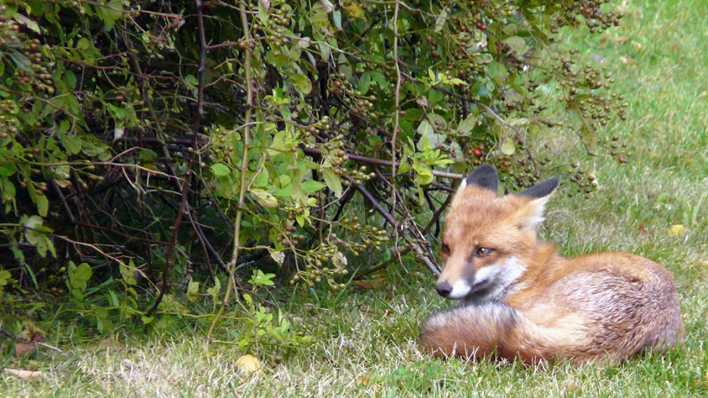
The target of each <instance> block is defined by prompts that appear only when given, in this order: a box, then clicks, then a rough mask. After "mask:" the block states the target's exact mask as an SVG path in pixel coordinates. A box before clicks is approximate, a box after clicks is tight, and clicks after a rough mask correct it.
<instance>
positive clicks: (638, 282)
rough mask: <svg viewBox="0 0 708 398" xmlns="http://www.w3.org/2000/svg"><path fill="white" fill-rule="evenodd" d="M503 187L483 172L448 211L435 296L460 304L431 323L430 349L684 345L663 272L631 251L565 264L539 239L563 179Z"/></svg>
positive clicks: (525, 351) (616, 355) (495, 351)
mask: <svg viewBox="0 0 708 398" xmlns="http://www.w3.org/2000/svg"><path fill="white" fill-rule="evenodd" d="M497 184H498V180H497V175H496V171H495V170H494V169H493V168H492V167H489V166H482V167H480V168H479V169H477V170H476V171H475V172H473V173H472V174H471V175H470V176H469V177H468V178H467V179H466V180H465V181H463V184H462V185H461V186H460V188H459V189H458V191H457V193H456V194H455V197H454V198H453V201H452V203H451V205H450V210H449V212H448V215H447V219H446V226H445V232H444V235H443V245H442V256H443V258H444V260H445V267H444V269H443V271H442V273H441V275H440V277H439V279H438V283H437V286H436V290H437V291H438V293H439V294H440V295H442V296H444V297H448V298H451V299H456V300H460V305H459V306H457V307H456V308H454V309H452V310H449V311H444V312H439V313H436V314H434V315H433V316H431V317H430V318H429V319H428V320H427V321H426V323H425V325H424V326H423V331H422V335H421V344H422V347H423V348H424V349H425V350H426V351H428V352H430V353H432V354H433V355H437V356H446V357H447V356H462V357H467V358H469V357H481V356H496V357H502V358H506V359H510V360H513V359H520V360H522V361H524V362H537V361H542V360H561V359H565V360H571V361H575V362H583V361H588V360H595V359H603V360H610V361H614V360H623V359H626V358H628V357H630V356H632V355H634V354H637V353H639V352H642V351H645V350H647V349H654V350H661V349H665V348H668V347H671V346H673V345H674V344H676V343H677V341H679V340H680V339H681V336H682V330H683V327H682V322H681V318H680V313H679V302H678V297H677V294H676V289H675V287H674V283H673V280H672V277H671V274H670V273H669V272H668V271H667V270H666V269H665V268H664V267H662V266H661V265H659V264H656V263H654V262H652V261H650V260H647V259H645V258H642V257H638V256H633V255H631V254H626V253H603V254H596V255H591V256H584V257H578V258H573V259H566V258H563V257H561V256H559V255H558V254H557V253H556V251H555V249H554V248H553V246H551V245H548V244H545V243H543V242H540V241H539V240H538V239H537V235H536V229H537V227H538V226H539V225H540V224H541V223H542V221H543V211H544V206H545V204H546V202H547V201H548V199H549V198H550V196H551V194H552V193H553V191H554V190H555V189H556V187H557V186H558V180H557V179H551V180H548V181H545V182H542V183H540V184H538V185H536V186H534V187H532V188H530V189H529V190H527V191H525V192H523V193H520V194H510V195H506V196H503V197H497V194H496V192H497Z"/></svg>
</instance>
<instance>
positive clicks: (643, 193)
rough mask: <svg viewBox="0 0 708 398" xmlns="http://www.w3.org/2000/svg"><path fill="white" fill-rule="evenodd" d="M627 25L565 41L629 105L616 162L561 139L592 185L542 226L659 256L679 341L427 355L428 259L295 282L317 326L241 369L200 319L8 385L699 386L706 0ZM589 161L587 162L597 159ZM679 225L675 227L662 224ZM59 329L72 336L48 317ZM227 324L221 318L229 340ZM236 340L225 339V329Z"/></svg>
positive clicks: (700, 392)
mask: <svg viewBox="0 0 708 398" xmlns="http://www.w3.org/2000/svg"><path fill="white" fill-rule="evenodd" d="M626 7H627V17H626V18H625V20H624V22H623V25H622V27H620V28H619V29H614V30H612V31H610V32H607V33H605V34H603V35H602V36H601V37H600V38H590V37H587V36H584V35H577V36H574V37H573V38H572V40H571V39H569V43H572V45H573V46H575V47H577V48H579V49H580V50H581V51H582V52H583V54H584V55H585V56H589V55H591V54H599V55H601V56H603V57H605V58H606V59H620V60H621V62H617V63H613V64H612V65H611V66H610V69H611V70H612V71H613V73H614V75H615V77H616V79H617V85H616V87H617V89H618V90H619V91H620V92H621V93H623V94H624V95H625V97H626V99H627V101H628V103H629V108H628V115H627V116H628V117H627V120H626V121H624V122H618V123H617V124H615V125H613V126H611V131H610V133H611V134H614V135H617V136H618V137H620V140H621V142H624V143H626V144H627V146H628V148H627V152H628V153H627V160H628V162H627V163H626V164H624V165H620V164H618V163H615V162H611V161H607V160H606V159H594V158H590V157H587V156H584V155H582V154H581V153H580V152H578V150H577V149H573V147H574V145H573V143H569V142H559V143H557V145H556V146H555V148H556V150H558V154H557V156H561V157H563V156H574V157H576V156H583V158H582V159H583V161H584V162H587V163H589V164H594V168H595V170H594V172H595V174H596V175H597V178H598V181H599V183H600V188H599V191H598V192H597V193H594V194H593V195H592V196H591V197H590V199H588V200H580V199H578V198H577V197H575V198H566V197H564V196H563V195H557V196H556V198H555V199H554V200H553V201H552V202H551V204H550V209H549V212H548V220H547V223H546V227H545V229H544V235H545V237H546V238H547V239H548V240H551V241H554V242H556V243H557V244H558V245H559V248H560V250H561V252H562V253H563V254H565V255H577V254H584V253H591V252H595V251H601V250H623V251H629V252H634V253H637V254H640V255H643V256H646V257H649V258H651V259H653V260H655V261H658V262H661V263H663V264H665V265H666V266H667V267H668V268H669V269H670V270H671V271H672V272H673V273H674V276H675V278H676V281H677V284H678V288H679V292H680V296H681V304H682V313H683V318H684V322H685V324H686V330H687V339H686V342H685V344H684V345H682V346H681V347H679V348H676V349H674V350H672V351H670V352H668V353H666V354H663V355H656V354H649V355H645V356H642V357H639V358H635V359H633V360H631V361H629V362H627V363H625V364H622V365H620V366H616V367H600V366H596V365H585V366H581V367H573V366H570V365H567V364H559V365H554V366H551V367H548V368H524V367H521V366H518V365H515V364H512V365H499V364H494V363H490V362H482V363H479V364H466V363H464V362H462V361H458V360H450V361H438V360H432V359H430V358H427V357H425V356H423V355H422V354H421V353H420V352H419V351H418V350H417V349H416V346H415V338H416V336H417V334H418V330H419V325H420V323H421V321H422V320H423V319H424V318H425V317H426V316H427V314H429V313H430V312H431V311H433V310H434V309H437V308H441V307H443V306H445V305H446V303H444V302H443V301H442V300H440V299H438V298H437V297H436V296H435V294H434V292H433V290H432V281H431V280H430V278H429V276H428V275H427V274H426V273H425V271H424V270H423V269H422V267H421V268H420V271H418V272H412V273H408V274H403V273H400V272H399V271H398V270H396V269H390V270H388V271H387V272H388V274H387V275H386V276H385V279H384V282H385V284H384V286H382V287H380V288H378V289H370V290H366V291H358V290H356V289H355V288H353V287H352V288H350V291H348V292H347V293H348V294H342V295H338V294H336V293H322V292H318V291H309V290H297V291H295V292H293V296H294V297H295V299H294V300H291V301H290V303H289V304H287V306H286V307H285V308H283V309H282V310H283V312H284V313H286V314H288V317H289V319H290V320H291V322H293V324H294V325H295V328H296V329H297V330H303V331H305V332H306V333H307V334H308V335H311V336H313V337H314V341H313V343H311V344H308V345H303V346H301V347H298V348H297V349H295V350H292V351H291V352H290V353H289V354H288V353H283V351H282V350H277V349H276V350H274V349H273V348H272V346H270V345H264V346H260V347H259V348H257V349H256V350H254V351H253V352H252V354H254V355H256V356H257V357H259V358H261V360H262V361H263V363H264V369H263V370H262V371H261V372H259V373H256V374H255V375H253V376H246V375H242V374H241V373H239V372H238V371H237V369H236V360H237V359H238V358H239V357H240V356H241V355H242V354H243V352H241V351H240V350H239V348H238V346H237V345H235V344H226V343H223V344H212V346H211V347H210V348H209V349H207V348H206V347H205V345H204V338H205V332H204V329H203V328H201V327H194V328H191V327H185V328H182V330H180V331H176V332H175V331H172V332H170V333H164V334H154V335H152V336H150V337H147V338H145V337H135V336H133V337H131V336H127V337H125V336H123V337H118V336H116V337H111V338H108V339H106V340H103V341H101V342H95V341H94V342H92V343H81V342H77V343H76V344H75V345H73V346H63V347H62V349H63V350H64V352H63V353H54V352H52V351H45V350H42V351H41V352H39V353H38V354H36V355H35V356H34V358H33V359H30V360H28V359H21V360H15V359H9V358H2V357H0V367H23V366H24V367H37V368H39V369H41V370H42V371H43V372H44V373H45V377H44V378H43V379H42V380H39V381H34V382H26V381H22V380H19V379H16V378H13V377H10V376H7V375H3V374H0V391H2V392H3V394H4V395H5V396H33V397H34V396H92V395H93V396H285V395H287V396H320V395H326V396H338V395H345V396H369V395H375V396H420V395H426V396H428V395H429V396H481V397H487V396H489V397H497V396H498V397H515V396H524V397H526V396H544V397H546V396H592V397H595V396H631V397H634V396H646V397H656V396H679V397H689V396H706V394H708V373H707V372H708V366H707V363H706V362H707V358H706V351H707V347H706V343H705V341H706V337H707V333H706V314H707V310H708V294H707V293H706V292H707V291H708V289H707V288H708V286H707V285H708V284H707V283H706V282H707V281H708V251H707V250H706V249H708V243H707V240H706V237H707V236H708V228H706V227H707V223H706V219H705V209H706V206H708V198H706V192H708V163H707V162H706V159H707V158H708V156H707V155H708V153H707V150H708V145H706V144H707V143H706V140H708V134H706V127H708V112H706V109H708V75H707V74H706V68H705V67H706V65H708V51H707V49H706V44H705V43H706V42H708V40H707V39H708V37H707V36H708V30H706V25H705V20H706V17H708V4H707V3H706V2H704V1H701V0H677V1H667V2H646V3H642V2H638V1H633V2H631V3H630V4H628V5H627V6H626ZM595 162H596V163H595ZM675 224H681V225H683V226H684V227H685V228H686V233H685V234H684V235H682V236H670V234H669V233H668V231H669V228H670V227H671V226H672V225H675ZM57 333H59V334H60V333H67V331H65V330H57ZM229 336H232V333H230V332H229V331H225V332H224V333H223V336H221V338H223V340H226V341H229ZM231 340H233V336H232V338H231Z"/></svg>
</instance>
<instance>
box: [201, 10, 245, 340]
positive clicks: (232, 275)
mask: <svg viewBox="0 0 708 398" xmlns="http://www.w3.org/2000/svg"><path fill="white" fill-rule="evenodd" d="M196 1H197V3H198V4H200V5H201V0H196ZM239 13H240V15H241V26H242V28H243V38H244V39H245V41H246V46H245V50H244V65H243V68H244V72H245V74H246V114H245V116H244V124H245V127H244V129H243V153H242V154H241V182H240V186H239V194H238V207H237V208H236V219H235V221H234V242H233V251H232V253H231V260H229V262H228V264H227V265H226V268H227V269H228V272H229V281H228V283H227V285H226V292H225V293H224V300H223V302H222V305H221V308H219V312H218V313H217V314H216V317H214V319H213V321H212V322H211V325H210V326H209V332H208V333H207V343H208V342H209V341H210V340H211V336H212V333H213V332H214V328H215V327H216V324H217V323H218V322H219V319H220V318H221V316H222V315H223V313H224V308H226V306H227V305H228V304H229V300H230V299H231V290H234V293H235V290H236V264H237V263H238V255H239V246H240V245H241V240H240V235H241V217H242V215H243V208H244V205H245V197H246V174H247V172H248V147H249V145H250V140H251V128H250V123H251V112H252V111H253V106H254V101H253V77H252V75H251V73H252V71H251V45H252V43H251V33H250V31H249V27H248V16H247V14H246V6H245V4H244V2H243V1H241V2H240V4H239Z"/></svg>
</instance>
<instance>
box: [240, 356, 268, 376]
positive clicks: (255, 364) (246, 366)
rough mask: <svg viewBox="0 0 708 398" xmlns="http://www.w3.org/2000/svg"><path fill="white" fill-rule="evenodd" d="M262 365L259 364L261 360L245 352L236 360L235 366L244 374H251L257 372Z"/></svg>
mask: <svg viewBox="0 0 708 398" xmlns="http://www.w3.org/2000/svg"><path fill="white" fill-rule="evenodd" d="M262 367H263V365H261V361H259V360H258V358H256V357H254V356H253V355H248V354H246V355H243V356H241V357H240V358H239V359H237V360H236V368H237V369H238V370H239V371H240V372H241V373H244V374H251V373H254V372H257V371H259V370H260V369H261V368H262Z"/></svg>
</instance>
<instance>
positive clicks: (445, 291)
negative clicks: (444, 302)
mask: <svg viewBox="0 0 708 398" xmlns="http://www.w3.org/2000/svg"><path fill="white" fill-rule="evenodd" d="M435 290H437V291H438V294H439V295H441V296H443V297H447V296H449V295H450V292H452V286H450V284H449V283H447V282H440V283H438V285H437V286H436V287H435Z"/></svg>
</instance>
